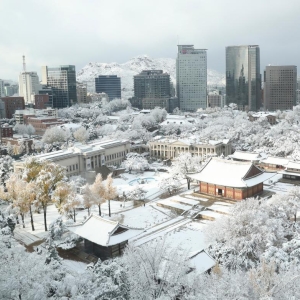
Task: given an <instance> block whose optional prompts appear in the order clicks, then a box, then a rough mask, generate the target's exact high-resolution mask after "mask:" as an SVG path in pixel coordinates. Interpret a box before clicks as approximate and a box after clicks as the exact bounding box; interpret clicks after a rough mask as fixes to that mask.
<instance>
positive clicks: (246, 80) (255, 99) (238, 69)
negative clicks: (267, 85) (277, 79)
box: [226, 45, 262, 111]
mask: <svg viewBox="0 0 300 300" xmlns="http://www.w3.org/2000/svg"><path fill="white" fill-rule="evenodd" d="M226 103H227V105H228V104H230V103H235V104H237V106H238V108H239V109H244V110H252V111H256V110H259V109H260V107H261V105H262V103H261V75H260V51H259V46H257V45H245V46H229V47H226Z"/></svg>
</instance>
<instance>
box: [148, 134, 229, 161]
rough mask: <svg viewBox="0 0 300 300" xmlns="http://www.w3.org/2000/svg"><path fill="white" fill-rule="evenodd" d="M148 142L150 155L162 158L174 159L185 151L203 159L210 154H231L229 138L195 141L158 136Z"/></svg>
mask: <svg viewBox="0 0 300 300" xmlns="http://www.w3.org/2000/svg"><path fill="white" fill-rule="evenodd" d="M148 144H149V148H150V156H152V157H156V158H161V159H173V158H175V157H177V156H178V155H179V154H180V153H184V152H189V153H191V154H192V155H193V156H201V157H202V158H203V159H205V158H207V157H210V156H220V155H224V156H228V155H230V154H231V143H230V141H229V140H228V139H227V140H222V141H212V140H210V141H197V142H193V141H191V140H188V139H178V140H175V139H168V138H158V139H155V140H153V141H150V142H149V143H148Z"/></svg>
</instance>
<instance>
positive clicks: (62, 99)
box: [42, 65, 77, 108]
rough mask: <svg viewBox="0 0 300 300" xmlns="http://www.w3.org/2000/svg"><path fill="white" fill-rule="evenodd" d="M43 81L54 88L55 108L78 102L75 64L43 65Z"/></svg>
mask: <svg viewBox="0 0 300 300" xmlns="http://www.w3.org/2000/svg"><path fill="white" fill-rule="evenodd" d="M42 83H43V84H46V85H48V86H50V87H51V88H52V92H53V107H54V108H63V107H67V106H71V105H72V104H74V103H76V102H77V93H76V70H75V66H73V65H63V66H59V67H57V68H48V67H47V66H45V67H42Z"/></svg>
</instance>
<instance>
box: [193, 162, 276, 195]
mask: <svg viewBox="0 0 300 300" xmlns="http://www.w3.org/2000/svg"><path fill="white" fill-rule="evenodd" d="M272 176H274V174H272V173H265V172H263V171H262V170H261V169H259V168H258V167H257V166H255V165H253V164H252V163H251V162H238V161H232V160H226V159H220V158H216V157H213V158H211V159H210V160H209V162H208V163H207V164H206V165H205V167H204V168H203V169H202V170H201V171H200V172H199V173H196V174H191V175H189V178H190V179H191V180H196V181H197V182H198V183H199V192H200V193H204V194H209V195H213V196H216V197H225V198H230V199H234V200H242V199H245V198H249V197H253V196H256V195H258V194H260V193H262V192H263V182H264V181H265V180H268V179H270V178H271V177H272Z"/></svg>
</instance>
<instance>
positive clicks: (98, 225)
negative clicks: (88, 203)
mask: <svg viewBox="0 0 300 300" xmlns="http://www.w3.org/2000/svg"><path fill="white" fill-rule="evenodd" d="M67 228H68V229H69V230H70V231H71V232H73V233H75V234H77V235H79V236H80V237H82V238H83V240H84V249H85V252H86V253H89V254H93V255H95V256H97V257H99V258H100V259H101V260H105V259H110V258H113V257H117V256H120V255H121V254H122V253H123V251H124V250H125V248H126V245H127V244H128V240H129V239H131V238H133V237H136V236H137V235H139V234H140V233H142V232H143V229H142V228H131V227H128V226H125V225H121V224H120V223H119V222H116V221H112V220H107V219H104V218H102V217H99V216H94V215H91V216H90V217H89V218H88V219H86V220H85V221H84V222H83V223H82V224H76V225H69V226H68V227H67Z"/></svg>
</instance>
